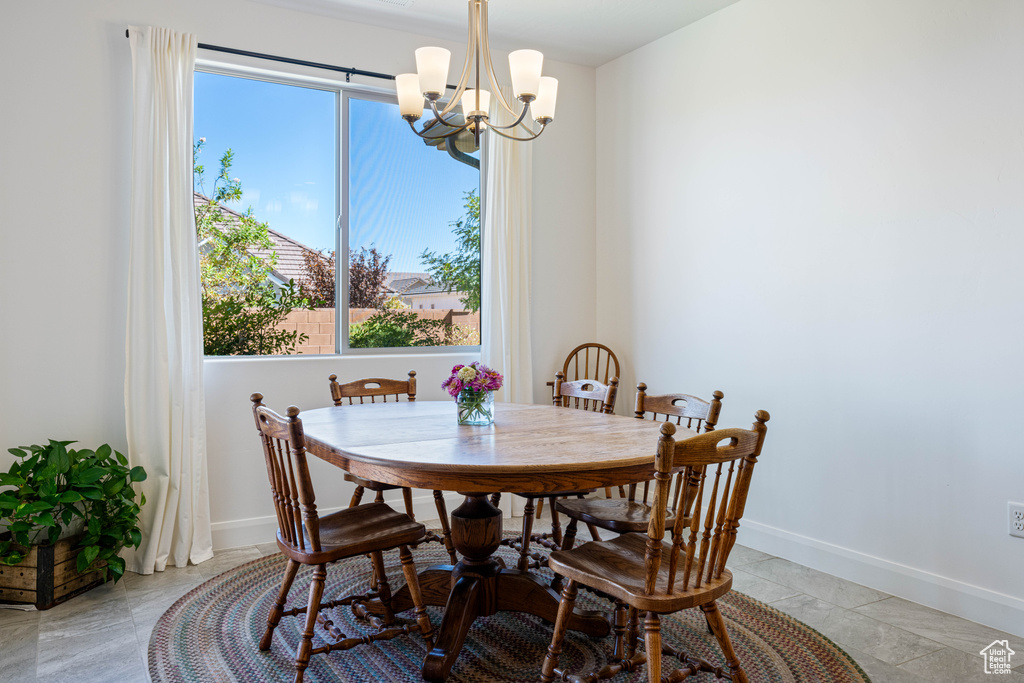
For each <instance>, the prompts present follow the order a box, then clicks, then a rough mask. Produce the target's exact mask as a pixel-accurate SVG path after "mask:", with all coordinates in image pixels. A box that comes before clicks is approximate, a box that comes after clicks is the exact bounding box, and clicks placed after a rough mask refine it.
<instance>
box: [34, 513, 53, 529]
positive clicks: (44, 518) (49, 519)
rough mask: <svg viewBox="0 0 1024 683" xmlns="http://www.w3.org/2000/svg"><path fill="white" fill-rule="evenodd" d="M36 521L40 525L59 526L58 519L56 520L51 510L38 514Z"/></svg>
mask: <svg viewBox="0 0 1024 683" xmlns="http://www.w3.org/2000/svg"><path fill="white" fill-rule="evenodd" d="M35 523H36V524H37V525H39V526H57V522H56V520H54V518H53V515H52V514H51V513H49V512H44V513H42V514H39V515H36V518H35Z"/></svg>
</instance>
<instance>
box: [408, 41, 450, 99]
mask: <svg viewBox="0 0 1024 683" xmlns="http://www.w3.org/2000/svg"><path fill="white" fill-rule="evenodd" d="M451 59H452V53H451V52H450V51H449V50H446V49H444V48H443V47H421V48H419V49H418V50H416V72H417V74H419V87H420V92H422V93H423V95H424V96H425V97H428V98H430V97H431V96H433V99H437V98H438V97H440V96H441V95H443V94H444V91H445V88H446V87H447V83H448V65H449V63H450V62H451Z"/></svg>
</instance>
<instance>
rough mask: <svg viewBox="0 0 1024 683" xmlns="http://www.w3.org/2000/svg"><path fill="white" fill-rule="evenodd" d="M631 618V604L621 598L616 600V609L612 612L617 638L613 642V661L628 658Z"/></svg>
mask: <svg viewBox="0 0 1024 683" xmlns="http://www.w3.org/2000/svg"><path fill="white" fill-rule="evenodd" d="M628 620H629V605H627V604H626V603H624V602H622V601H621V600H616V601H615V611H614V612H613V613H612V624H613V631H614V633H615V640H614V641H613V644H612V661H614V662H621V661H622V660H624V659H627V656H626V626H627V622H628Z"/></svg>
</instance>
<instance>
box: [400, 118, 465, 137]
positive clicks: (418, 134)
mask: <svg viewBox="0 0 1024 683" xmlns="http://www.w3.org/2000/svg"><path fill="white" fill-rule="evenodd" d="M407 120H408V119H407ZM408 123H409V128H411V129H412V132H413V133H416V136H417V137H421V138H423V139H424V140H447V139H448V138H450V137H452V136H453V135H458V134H459V133H461V132H462V131H464V130H466V129H467V128H469V127H470V125H472V122H470V123H467V124H466V125H464V126H459V127H458V128H454V129H453V130H452V131H451V132H450V133H445V134H444V135H424V134H423V133H421V132H419V131H418V130H416V125H415V122H414V121H409V122H408ZM442 123H444V122H443V121H442ZM444 125H446V126H448V125H449V124H447V123H445V124H444ZM449 127H451V126H449ZM424 132H426V131H424Z"/></svg>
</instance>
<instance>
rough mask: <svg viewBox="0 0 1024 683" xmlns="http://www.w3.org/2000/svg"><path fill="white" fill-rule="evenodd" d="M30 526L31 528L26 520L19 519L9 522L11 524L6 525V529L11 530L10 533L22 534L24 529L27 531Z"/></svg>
mask: <svg viewBox="0 0 1024 683" xmlns="http://www.w3.org/2000/svg"><path fill="white" fill-rule="evenodd" d="M31 528H32V525H31V524H29V523H28V522H26V521H23V520H20V519H19V520H18V521H17V522H14V523H13V524H11V526H9V527H8V529H10V530H11V533H12V534H23V533H25V532H26V531H29V530H30V529H31Z"/></svg>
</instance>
